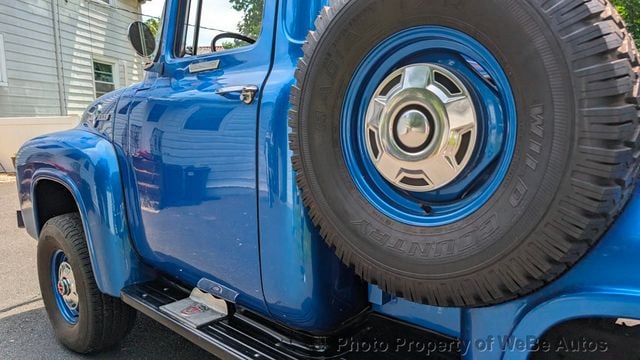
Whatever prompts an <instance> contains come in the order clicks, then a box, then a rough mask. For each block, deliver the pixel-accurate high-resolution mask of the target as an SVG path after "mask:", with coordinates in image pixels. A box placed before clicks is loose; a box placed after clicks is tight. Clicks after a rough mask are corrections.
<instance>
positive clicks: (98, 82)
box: [93, 61, 116, 98]
mask: <svg viewBox="0 0 640 360" xmlns="http://www.w3.org/2000/svg"><path fill="white" fill-rule="evenodd" d="M93 80H94V83H95V89H96V98H99V97H100V96H102V95H104V94H106V93H109V92H111V91H113V90H115V89H116V85H115V77H114V75H113V65H112V64H105V63H101V62H97V61H94V62H93Z"/></svg>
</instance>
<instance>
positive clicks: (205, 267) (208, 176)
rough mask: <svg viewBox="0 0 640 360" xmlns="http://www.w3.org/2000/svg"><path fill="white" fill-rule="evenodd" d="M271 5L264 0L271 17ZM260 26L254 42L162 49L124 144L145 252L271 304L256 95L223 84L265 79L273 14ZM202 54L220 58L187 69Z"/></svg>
mask: <svg viewBox="0 0 640 360" xmlns="http://www.w3.org/2000/svg"><path fill="white" fill-rule="evenodd" d="M176 5H177V2H172V6H176ZM274 13H275V5H270V4H267V5H266V9H265V16H266V19H268V18H269V16H273V14H274ZM263 26H264V30H263V35H262V37H261V38H260V40H259V42H258V43H257V44H255V45H254V46H251V47H247V48H243V49H237V50H232V51H228V52H220V53H212V54H207V55H202V56H197V57H190V58H173V57H172V54H171V53H170V52H169V51H165V52H164V53H163V54H162V58H163V62H164V67H163V70H162V73H161V74H159V75H158V76H157V78H156V79H153V78H149V79H147V81H146V82H145V85H144V86H143V87H141V88H140V89H139V90H138V91H137V93H136V95H135V99H134V101H133V102H132V104H131V106H130V112H129V136H128V140H129V142H128V151H129V159H130V165H131V168H132V169H133V173H134V174H135V182H136V188H137V198H138V202H139V212H140V213H139V214H140V221H139V226H137V227H135V229H134V231H133V232H134V234H133V238H134V242H135V246H136V249H137V250H138V251H139V253H140V255H141V256H142V258H143V259H144V260H145V262H147V263H149V264H150V265H152V266H153V267H155V268H157V269H159V270H161V271H163V272H164V273H166V274H168V275H171V276H174V277H175V278H177V279H179V280H181V281H184V282H186V283H188V284H190V285H192V286H195V284H196V283H197V282H198V280H200V279H201V278H203V277H204V278H207V279H210V280H213V281H215V282H218V283H220V284H222V285H224V286H227V287H229V288H231V289H233V290H235V291H237V292H238V293H239V296H238V298H237V302H238V303H240V304H242V305H245V306H248V307H250V308H252V309H254V310H257V311H260V312H263V313H267V310H266V306H265V304H264V298H263V293H262V284H261V278H260V254H259V243H258V241H259V238H258V213H257V212H258V209H257V192H256V184H257V181H256V153H255V149H256V141H257V139H256V132H257V123H258V119H257V117H258V107H259V106H258V104H259V101H258V100H256V101H254V102H253V103H252V104H249V105H247V104H245V103H243V102H242V101H240V95H239V93H232V94H226V95H222V94H219V93H218V91H220V90H221V89H223V88H228V87H237V86H248V85H254V86H257V87H258V88H261V87H262V84H263V83H264V81H265V79H266V77H267V75H268V72H269V68H270V62H269V59H270V58H271V48H272V35H273V22H270V21H265V23H264V25H263ZM171 48H173V46H172V44H170V41H169V43H167V44H166V49H171ZM205 61H207V62H209V61H219V66H218V68H217V69H214V70H209V71H205V72H199V73H191V72H190V71H189V65H191V64H194V63H199V62H205ZM136 230H137V231H136Z"/></svg>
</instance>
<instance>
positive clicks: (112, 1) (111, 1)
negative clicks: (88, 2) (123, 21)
mask: <svg viewBox="0 0 640 360" xmlns="http://www.w3.org/2000/svg"><path fill="white" fill-rule="evenodd" d="M96 1H98V2H101V3H105V4H107V5H111V6H115V5H116V0H96Z"/></svg>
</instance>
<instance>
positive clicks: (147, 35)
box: [129, 21, 156, 58]
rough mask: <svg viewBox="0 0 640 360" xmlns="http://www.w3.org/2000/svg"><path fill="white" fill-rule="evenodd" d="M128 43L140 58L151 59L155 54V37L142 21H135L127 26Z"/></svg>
mask: <svg viewBox="0 0 640 360" xmlns="http://www.w3.org/2000/svg"><path fill="white" fill-rule="evenodd" d="M129 41H130V42H131V46H133V49H134V50H135V51H136V53H137V54H138V55H140V56H142V57H145V58H148V57H151V56H152V55H153V54H154V53H155V52H156V39H155V36H153V32H151V29H150V28H149V26H147V24H145V23H143V22H142V21H136V22H134V23H133V24H131V25H130V26H129Z"/></svg>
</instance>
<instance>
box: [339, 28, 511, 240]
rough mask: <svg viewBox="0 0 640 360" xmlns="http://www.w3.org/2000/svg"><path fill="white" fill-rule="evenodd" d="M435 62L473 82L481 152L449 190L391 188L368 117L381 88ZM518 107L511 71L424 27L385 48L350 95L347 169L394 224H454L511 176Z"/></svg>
mask: <svg viewBox="0 0 640 360" xmlns="http://www.w3.org/2000/svg"><path fill="white" fill-rule="evenodd" d="M418 63H432V64H437V65H439V66H442V67H444V68H446V69H447V70H449V71H450V72H452V73H455V74H456V75H457V76H458V78H459V79H460V80H461V81H463V82H464V83H465V85H466V86H467V87H468V88H469V90H470V92H471V93H472V94H473V96H472V97H473V102H474V105H475V109H476V112H477V113H478V118H479V124H478V126H479V131H478V139H477V144H478V145H477V148H476V150H475V152H474V155H473V156H474V157H473V160H472V161H471V162H470V163H469V164H468V165H467V167H466V168H465V170H464V172H463V173H462V174H461V175H460V176H458V178H456V180H455V181H453V182H452V183H451V184H448V185H447V186H445V187H443V188H441V189H438V190H435V191H432V192H426V193H409V192H407V191H405V190H402V189H399V188H397V187H395V186H394V185H393V184H391V183H389V182H388V181H386V180H385V179H384V178H383V177H382V175H380V173H379V172H378V170H377V169H376V167H375V165H374V163H373V161H372V160H371V159H370V157H369V156H368V154H367V145H366V140H365V136H366V134H365V126H364V121H365V113H366V111H367V106H368V104H369V102H370V101H371V99H372V97H373V95H374V93H375V91H376V88H378V86H379V85H380V84H381V83H382V82H383V81H384V79H385V78H386V77H387V76H388V75H389V74H391V73H392V72H394V71H395V70H398V69H400V68H402V67H404V66H408V65H412V64H418ZM516 117H517V115H516V104H515V99H514V96H513V92H512V88H511V85H510V83H509V80H508V78H507V75H506V73H505V71H504V70H503V68H502V66H501V65H500V63H499V62H498V60H497V59H496V57H495V56H494V55H493V54H492V53H491V52H490V51H489V50H488V49H487V48H486V47H485V46H484V45H482V44H481V43H480V42H479V41H477V40H476V39H474V38H472V37H471V36H469V35H467V34H465V33H463V32H460V31H458V30H454V29H451V28H446V27H440V26H424V27H417V28H411V29H408V30H405V31H402V32H399V33H397V34H395V35H393V36H391V37H389V38H387V39H386V40H384V41H382V42H381V43H380V44H379V45H378V46H376V48H375V49H373V50H372V51H371V52H370V53H369V54H368V55H367V56H366V57H365V59H364V60H363V61H362V62H361V64H360V66H359V67H358V69H357V70H356V72H355V74H354V76H353V78H352V79H351V83H350V85H349V87H348V89H347V92H346V96H345V101H344V105H343V111H342V120H341V143H342V150H343V154H344V158H345V163H346V165H347V168H348V170H349V173H350V175H351V177H352V179H353V181H354V183H355V184H356V187H357V188H358V190H359V191H360V193H361V194H362V195H363V196H364V197H365V198H366V199H367V200H368V202H369V203H370V204H372V205H373V206H374V207H375V208H376V209H377V210H379V211H380V212H382V213H383V214H385V215H386V216H388V217H390V218H391V219H393V220H396V221H399V222H402V223H405V224H408V225H413V226H422V227H435V226H443V225H448V224H451V223H454V222H457V221H460V220H462V219H464V218H467V217H469V216H470V215H471V214H473V213H475V212H476V211H478V210H479V209H480V208H482V207H483V206H484V205H485V204H486V203H487V202H488V201H489V200H490V199H491V197H492V196H493V195H494V194H495V193H496V191H497V190H498V188H499V187H500V185H501V184H502V182H503V180H504V179H505V177H506V175H507V172H508V170H509V167H510V164H511V160H512V157H513V154H514V151H515V144H516V126H517V123H516Z"/></svg>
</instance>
